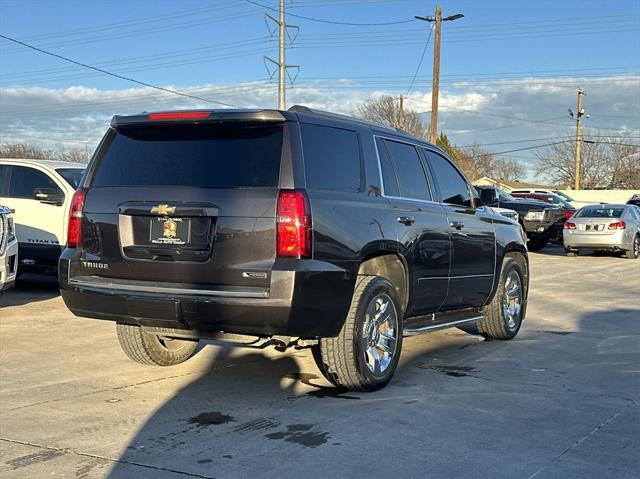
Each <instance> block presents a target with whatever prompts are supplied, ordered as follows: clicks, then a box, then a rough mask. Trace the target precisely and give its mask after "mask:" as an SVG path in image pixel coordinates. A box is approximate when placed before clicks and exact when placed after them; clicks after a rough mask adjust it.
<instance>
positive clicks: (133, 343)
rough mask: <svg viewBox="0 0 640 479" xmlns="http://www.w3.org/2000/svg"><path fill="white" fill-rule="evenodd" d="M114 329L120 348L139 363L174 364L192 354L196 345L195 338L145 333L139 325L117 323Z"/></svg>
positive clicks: (183, 360)
mask: <svg viewBox="0 0 640 479" xmlns="http://www.w3.org/2000/svg"><path fill="white" fill-rule="evenodd" d="M116 331H117V333H118V341H120V346H121V347H122V350H123V351H124V352H125V354H126V355H127V356H129V357H130V358H131V359H133V360H134V361H136V362H138V363H140V364H146V365H152V366H175V365H176V364H180V363H183V362H185V361H186V360H187V359H189V358H190V357H191V356H193V353H194V351H195V350H196V348H197V347H198V341H197V340H189V339H172V338H167V337H164V336H158V335H156V334H151V333H147V332H146V331H144V330H143V329H142V328H141V327H140V326H132V325H129V324H119V323H118V324H116Z"/></svg>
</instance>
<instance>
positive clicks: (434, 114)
mask: <svg viewBox="0 0 640 479" xmlns="http://www.w3.org/2000/svg"><path fill="white" fill-rule="evenodd" d="M462 17H464V15H463V14H462V13H456V14H455V15H450V16H448V17H445V18H442V7H441V6H440V5H438V6H437V7H436V14H435V16H434V17H415V18H417V19H418V20H423V21H425V22H433V24H434V32H433V85H432V88H431V124H430V125H429V141H430V142H431V143H433V144H435V142H436V138H437V136H438V98H439V96H440V37H441V30H442V22H448V21H452V20H457V19H458V18H462Z"/></svg>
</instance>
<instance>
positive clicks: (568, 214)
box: [564, 210, 576, 219]
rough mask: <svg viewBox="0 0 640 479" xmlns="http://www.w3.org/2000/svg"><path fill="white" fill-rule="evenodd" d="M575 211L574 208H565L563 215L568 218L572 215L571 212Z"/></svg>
mask: <svg viewBox="0 0 640 479" xmlns="http://www.w3.org/2000/svg"><path fill="white" fill-rule="evenodd" d="M575 212H576V210H567V211H565V212H564V217H565V218H566V219H569V218H571V217H572V216H573V214H574V213H575Z"/></svg>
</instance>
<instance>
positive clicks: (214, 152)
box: [92, 125, 282, 188]
mask: <svg viewBox="0 0 640 479" xmlns="http://www.w3.org/2000/svg"><path fill="white" fill-rule="evenodd" d="M281 152H282V125H278V126H263V125H261V126H224V125H222V126H221V125H172V126H168V125H163V126H142V127H133V128H126V129H121V130H118V131H114V132H113V133H112V138H111V140H110V141H108V142H106V145H105V146H103V148H102V151H101V152H100V155H99V157H98V163H97V165H98V166H97V170H96V171H95V173H94V176H93V180H92V186H194V187H200V188H233V187H276V186H277V185H278V178H279V175H280V156H281Z"/></svg>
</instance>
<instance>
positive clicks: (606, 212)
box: [575, 206, 624, 218]
mask: <svg viewBox="0 0 640 479" xmlns="http://www.w3.org/2000/svg"><path fill="white" fill-rule="evenodd" d="M623 212H624V208H619V207H618V208H611V207H607V206H586V207H584V208H582V209H581V210H580V211H578V213H577V214H576V215H575V216H576V218H620V217H621V216H622V213H623Z"/></svg>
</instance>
